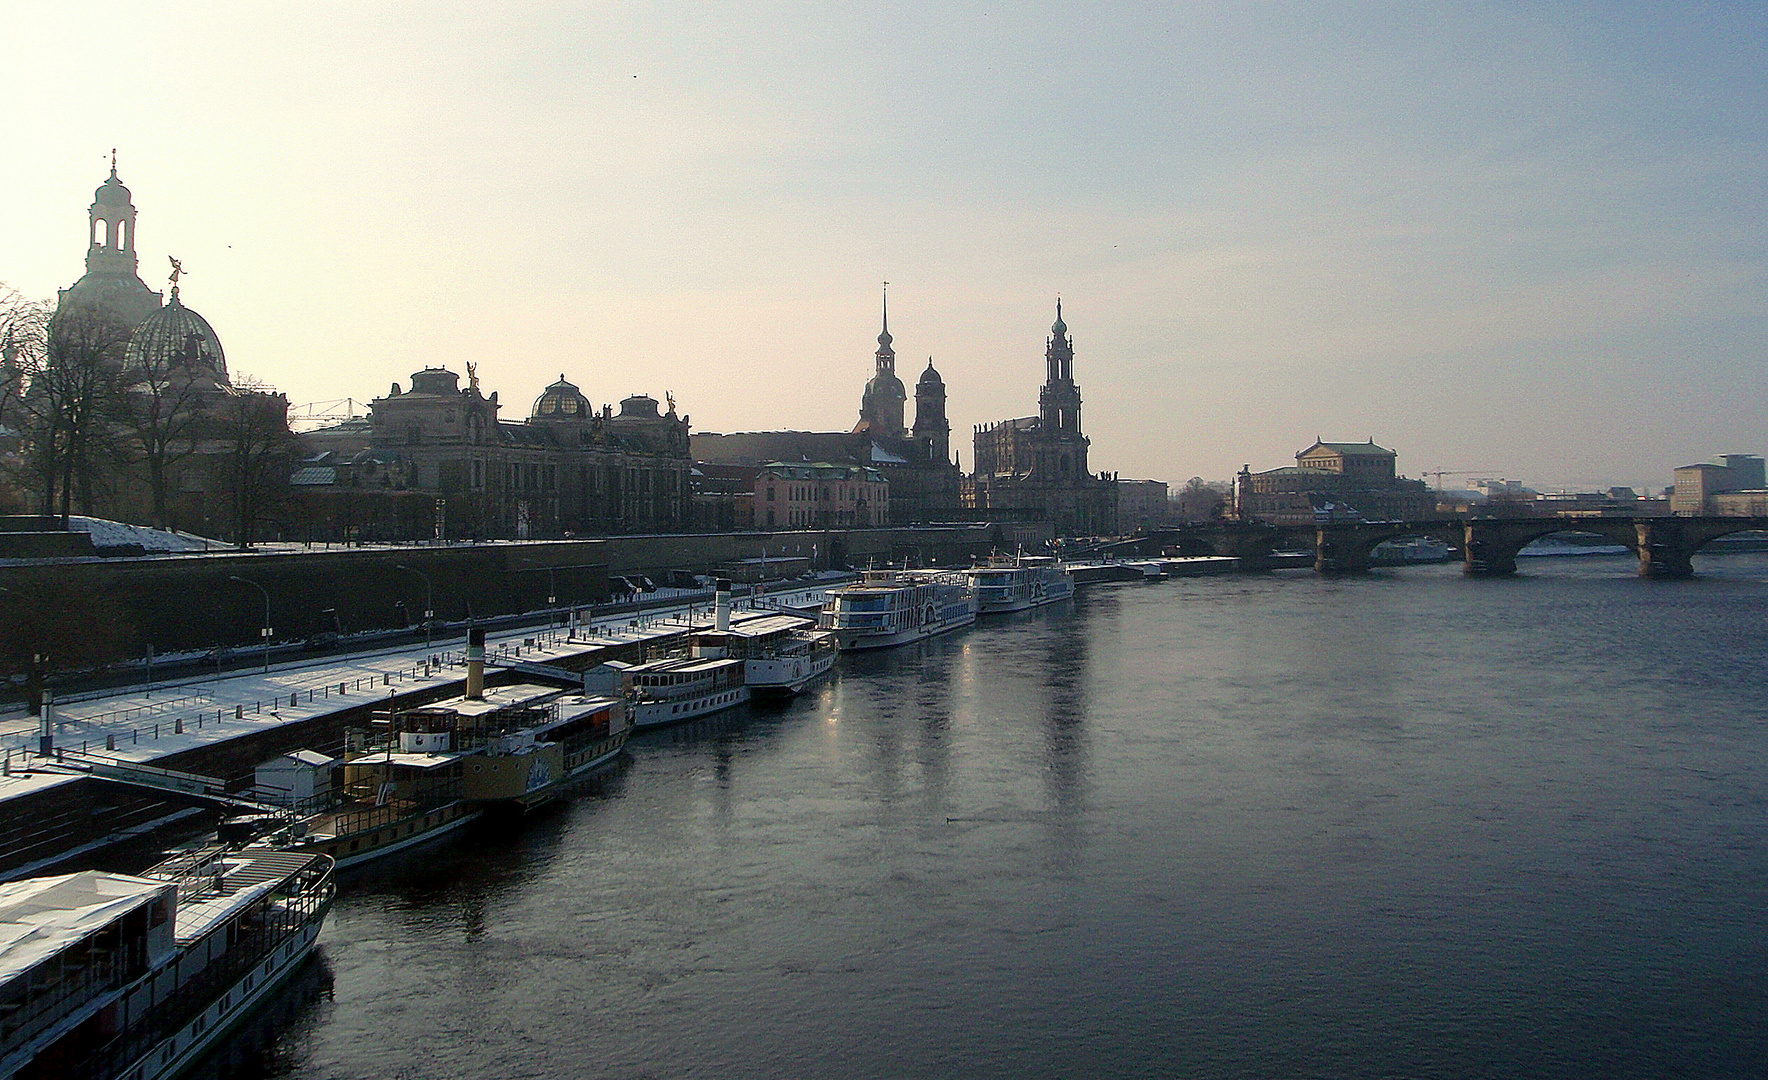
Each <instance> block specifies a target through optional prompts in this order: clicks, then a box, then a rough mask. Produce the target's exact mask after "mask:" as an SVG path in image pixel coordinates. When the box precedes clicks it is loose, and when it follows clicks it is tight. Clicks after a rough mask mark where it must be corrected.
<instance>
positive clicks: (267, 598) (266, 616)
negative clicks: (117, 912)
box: [227, 574, 270, 675]
mask: <svg viewBox="0 0 1768 1080" xmlns="http://www.w3.org/2000/svg"><path fill="white" fill-rule="evenodd" d="M227 580H228V581H237V582H239V583H240V584H241V585H250V586H251V587H252V588H254V589H257V590H258V591H259V592H261V593H263V594H264V629H262V630H260V631H258V636H260V637H262V638H263V639H264V674H266V675H268V674H270V590H269V589H266V588H265V587H264V586H262V585H260V584H258V583H257V582H255V581H251V580H248V579H247V578H242V577H240V576H239V575H238V574H232V575H229V576H228V578H227Z"/></svg>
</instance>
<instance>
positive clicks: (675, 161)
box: [0, 0, 1768, 490]
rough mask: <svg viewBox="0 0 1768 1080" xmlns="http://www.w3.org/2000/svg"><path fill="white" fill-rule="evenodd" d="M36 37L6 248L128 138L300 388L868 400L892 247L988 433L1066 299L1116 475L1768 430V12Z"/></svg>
mask: <svg viewBox="0 0 1768 1080" xmlns="http://www.w3.org/2000/svg"><path fill="white" fill-rule="evenodd" d="M0 41H5V42H6V43H7V47H6V48H5V50H4V53H5V59H4V62H3V63H0V100H3V101H4V103H5V106H6V114H7V116H8V123H7V138H6V151H5V153H4V154H3V155H0V157H3V158H4V159H5V160H6V161H7V167H6V168H4V169H0V283H5V284H6V285H9V286H11V287H12V288H14V289H17V290H19V291H21V292H23V293H24V294H26V295H28V296H38V297H53V295H54V293H55V290H56V289H58V288H64V287H66V286H67V285H70V284H72V283H73V282H74V281H75V280H76V279H77V278H78V277H79V276H80V274H81V273H82V272H83V259H84V254H85V242H86V228H87V225H86V221H87V215H86V209H87V207H88V205H89V204H90V203H91V200H92V190H93V188H94V187H96V186H97V185H98V183H100V182H101V181H102V180H103V179H104V178H105V176H106V175H107V174H108V170H109V155H110V151H111V149H112V148H113V147H115V148H116V150H117V156H118V172H119V175H120V176H121V178H122V179H123V181H124V182H125V183H127V184H128V185H129V187H130V188H131V189H132V191H133V193H134V201H135V205H136V207H137V208H138V210H139V214H140V217H139V224H138V239H137V250H138V251H139V252H140V255H141V277H142V278H143V280H145V281H147V282H148V284H149V285H150V286H151V287H153V288H156V289H164V288H165V284H164V280H165V274H166V272H167V270H168V269H169V266H168V264H167V262H166V259H167V256H168V255H172V256H177V257H178V258H179V259H181V260H182V261H183V264H184V266H185V268H186V271H187V276H186V277H185V278H184V280H183V288H182V294H181V295H182V299H183V300H184V302H185V303H186V304H187V305H188V306H190V307H191V308H193V309H195V310H196V311H198V312H200V313H202V314H203V315H204V316H205V317H206V318H207V319H208V320H209V322H210V323H211V324H212V325H213V326H214V328H215V330H216V332H217V333H218V335H219V336H220V338H221V341H222V343H223V346H224V347H225V349H226V352H227V361H228V366H229V368H230V370H232V371H233V372H235V373H236V374H238V373H246V374H250V375H251V376H254V377H255V378H257V379H259V380H261V381H263V382H266V383H269V384H271V385H273V386H275V387H276V388H277V389H280V390H282V391H283V392H285V393H286V394H287V395H288V396H289V399H290V401H291V402H292V403H293V404H294V405H295V406H296V411H297V412H299V411H300V407H302V406H305V405H307V404H308V403H329V402H336V401H338V400H339V399H344V398H353V399H355V401H356V402H357V403H358V404H357V408H358V410H359V411H360V409H361V407H362V403H364V402H366V401H367V400H369V399H372V398H374V397H376V396H379V395H383V394H385V393H387V391H388V388H389V387H390V386H391V384H393V383H394V382H399V383H401V384H402V385H403V384H406V383H408V382H409V379H410V375H411V373H412V372H413V371H416V370H419V369H420V368H422V367H425V366H435V365H442V366H446V367H449V368H451V369H453V370H454V371H456V372H462V373H464V371H465V364H466V363H467V362H468V361H472V362H474V363H475V364H476V365H477V368H478V372H479V378H480V381H481V385H482V386H483V387H484V388H485V389H486V390H487V391H489V390H498V391H500V401H501V402H502V403H503V412H502V414H503V416H504V418H505V419H520V418H522V417H524V416H526V415H527V413H528V410H529V407H530V405H531V403H532V401H533V399H534V397H536V396H537V395H538V394H539V393H540V391H541V389H542V387H544V386H545V385H546V384H547V383H549V382H551V381H553V380H554V379H556V378H558V377H559V375H560V374H563V375H565V376H566V377H568V378H569V379H570V380H571V381H572V382H574V383H576V384H578V385H579V386H580V387H582V389H583V391H584V392H585V394H586V395H587V396H589V397H590V399H591V400H592V401H596V402H618V401H619V400H620V399H621V398H623V397H625V396H627V395H628V394H632V393H640V392H643V393H649V394H651V395H652V396H654V397H657V398H659V399H661V398H662V397H663V395H664V393H665V392H672V393H673V394H674V395H675V398H676V400H677V401H678V403H679V405H680V408H681V410H682V411H683V412H685V413H687V414H689V416H690V417H691V419H692V422H693V427H694V429H695V430H697V431H751V430H769V429H779V428H797V429H805V430H845V429H847V428H850V427H851V426H852V425H853V423H854V421H855V420H856V419H857V414H858V407H859V400H860V392H861V390H862V388H863V386H864V383H865V380H866V379H867V378H869V377H870V375H871V371H872V352H873V350H874V349H875V348H876V344H875V341H874V339H875V337H876V335H877V333H878V320H879V301H880V292H881V288H882V283H883V282H884V281H889V282H890V289H889V291H890V316H891V318H890V329H891V332H892V333H893V335H894V336H895V348H896V353H897V370H898V374H899V375H900V376H901V377H902V379H903V381H904V383H905V384H906V385H908V386H909V387H910V388H911V391H912V387H913V384H914V380H915V378H916V377H917V375H918V373H919V371H920V370H921V369H922V368H923V367H924V366H925V364H926V363H927V361H928V358H929V357H931V358H932V361H933V363H934V364H935V365H936V366H937V367H938V369H939V371H940V372H941V374H942V375H943V377H944V379H945V382H946V385H947V390H948V394H949V403H948V411H949V415H950V418H951V422H952V427H953V437H952V444H953V447H954V449H955V450H956V452H957V453H958V456H959V458H960V461H961V462H962V463H963V464H964V465H965V466H966V467H968V465H969V462H970V457H971V453H970V435H971V430H972V427H973V426H974V425H977V424H983V423H989V422H993V421H996V420H1001V419H1006V418H1009V417H1016V416H1028V415H1034V414H1035V413H1036V411H1037V390H1038V386H1039V384H1040V383H1041V382H1042V380H1043V374H1044V367H1043V351H1044V346H1045V341H1046V338H1047V336H1048V334H1049V326H1050V323H1051V322H1052V320H1053V317H1054V307H1055V302H1056V298H1057V297H1058V296H1060V297H1061V298H1062V302H1063V313H1064V316H1065V319H1066V321H1067V323H1068V326H1069V328H1070V330H1071V332H1072V334H1073V337H1074V346H1075V363H1074V370H1075V377H1076V379H1077V381H1079V383H1080V385H1081V389H1082V393H1083V397H1084V401H1085V404H1084V406H1083V413H1082V423H1083V427H1084V429H1085V430H1086V432H1087V433H1088V434H1089V435H1090V436H1091V438H1092V455H1091V463H1092V466H1093V468H1094V469H1095V470H1108V471H1114V472H1117V473H1118V474H1119V475H1121V476H1124V477H1136V478H1154V479H1159V480H1165V481H1167V482H1169V483H1171V484H1173V485H1175V486H1177V485H1179V484H1182V483H1184V482H1185V480H1186V479H1187V478H1189V477H1192V476H1201V477H1203V478H1204V479H1209V480H1222V479H1227V478H1228V477H1229V476H1231V475H1232V474H1233V473H1234V472H1236V471H1238V469H1239V468H1240V466H1241V465H1242V464H1250V465H1251V466H1252V467H1253V468H1254V469H1255V470H1257V469H1268V468H1275V467H1278V466H1282V465H1287V464H1293V456H1294V454H1295V453H1296V452H1297V451H1298V450H1301V449H1303V448H1304V447H1306V446H1307V445H1309V444H1311V443H1312V442H1313V441H1314V439H1315V437H1316V436H1321V437H1324V438H1325V439H1327V440H1328V441H1334V440H1338V441H1363V440H1365V439H1369V438H1373V439H1374V440H1375V441H1376V442H1378V443H1381V444H1382V445H1384V446H1388V447H1390V448H1392V449H1394V450H1396V451H1397V452H1398V454H1399V468H1400V470H1401V471H1402V472H1403V473H1406V474H1408V475H1411V476H1424V475H1426V474H1433V475H1432V476H1431V479H1432V481H1433V482H1436V480H1437V479H1438V478H1437V477H1436V476H1435V475H1434V474H1435V473H1437V472H1438V471H1441V472H1442V473H1443V475H1442V477H1441V478H1440V479H1441V482H1442V483H1443V484H1444V485H1445V486H1448V487H1454V486H1456V485H1457V484H1458V483H1460V482H1463V481H1462V478H1463V477H1471V476H1491V477H1508V478H1513V479H1520V480H1523V481H1524V482H1526V483H1528V484H1530V485H1531V486H1533V487H1536V488H1538V489H1540V490H1567V489H1572V490H1576V489H1589V488H1593V487H1598V486H1607V485H1610V484H1627V485H1632V486H1636V487H1640V488H1651V489H1658V488H1661V487H1662V486H1664V485H1667V484H1669V483H1670V480H1671V475H1670V472H1671V470H1672V469H1673V468H1674V467H1676V466H1678V465H1683V464H1688V463H1690V462H1695V461H1704V460H1711V459H1713V458H1714V457H1715V456H1716V455H1718V454H1722V453H1739V452H1741V453H1768V431H1765V426H1768V425H1765V423H1764V420H1765V414H1764V408H1763V405H1764V398H1763V389H1764V387H1763V370H1764V365H1763V361H1764V358H1765V353H1768V349H1765V346H1768V302H1765V301H1768V280H1765V276H1764V263H1765V261H1768V242H1765V241H1768V183H1765V181H1768V85H1765V83H1768V64H1765V63H1764V60H1765V55H1768V5H1764V4H1761V3H1734V4H1703V3H1675V4H1671V3H1658V4H1644V3H1625V2H1602V3H1574V2H1551V0H1531V2H1516V3H1508V2H1506V3H1489V2H1478V0H1461V2H1457V3H1443V4H1435V3H1426V2H1417V0H1407V2H1396V3H1380V2H1358V3H1349V2H1338V0H1312V2H1307V3H1274V2H1262V3H1252V2H1219V3H1218V2H1210V0H1198V2H1183V3H1181V2H1176V0H1169V2H1166V3H1143V4H1119V3H1096V4H1095V3H1084V2H1067V3H1005V4H967V3H959V2H956V0H946V2H944V3H939V4H917V3H902V4H852V3H811V2H806V3H776V2H772V0H749V2H746V3H742V4H732V5H726V4H719V3H696V4H660V3H642V2H634V3H603V4H591V3H571V2H557V3H544V2H534V3H520V2H515V3H508V4H500V5H487V4H467V5H460V4H449V3H436V2H426V3H377V2H374V0H350V2H347V3H332V2H327V0H308V2H303V3H299V4H296V3H280V2H278V3H203V2H185V3H179V4H176V5H150V4H142V3H139V2H130V3H110V2H105V0H90V2H86V3H82V4H78V5H66V4H60V3H53V2H47V0H45V2H24V0H0ZM910 414H911V417H912V405H911V408H910Z"/></svg>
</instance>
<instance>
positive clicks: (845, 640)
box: [835, 611, 976, 650]
mask: <svg viewBox="0 0 1768 1080" xmlns="http://www.w3.org/2000/svg"><path fill="white" fill-rule="evenodd" d="M975 621H976V613H975V612H974V611H972V612H970V613H969V614H968V616H967V617H958V618H952V619H937V620H934V621H931V622H925V623H922V624H921V625H920V626H914V627H910V628H909V629H907V630H897V631H895V632H892V633H873V632H871V631H868V630H865V629H856V630H846V629H841V630H836V631H835V637H836V640H837V641H838V642H839V643H840V645H841V648H843V649H848V650H853V649H887V648H890V647H891V646H893V645H907V644H908V643H909V642H911V641H921V640H923V639H925V638H930V637H936V636H938V635H940V634H944V633H947V632H949V631H952V630H957V629H960V628H962V627H965V626H969V625H971V624H972V623H974V622H975Z"/></svg>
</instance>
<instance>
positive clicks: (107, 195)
mask: <svg viewBox="0 0 1768 1080" xmlns="http://www.w3.org/2000/svg"><path fill="white" fill-rule="evenodd" d="M92 201H93V202H95V203H97V204H98V205H100V206H128V205H129V189H128V188H126V187H124V186H123V182H122V181H121V180H118V179H117V167H116V166H115V165H112V166H111V174H110V179H109V180H106V181H105V182H104V183H102V184H100V185H98V190H97V191H94V192H93V193H92Z"/></svg>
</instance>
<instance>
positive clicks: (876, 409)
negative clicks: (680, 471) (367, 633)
mask: <svg viewBox="0 0 1768 1080" xmlns="http://www.w3.org/2000/svg"><path fill="white" fill-rule="evenodd" d="M893 340H894V339H893V338H892V337H891V334H890V321H889V313H888V311H886V312H885V315H884V325H883V329H882V332H880V333H879V335H878V350H877V352H876V353H874V354H873V372H872V377H871V379H870V380H868V381H867V382H866V386H865V392H864V393H863V394H862V395H861V397H860V413H859V422H858V423H856V424H855V425H854V427H853V430H852V431H740V432H732V433H729V434H718V433H716V432H702V433H698V434H695V435H694V436H693V437H692V442H691V445H692V449H693V458H694V461H695V462H696V463H697V466H698V468H699V469H700V471H701V474H702V480H701V484H702V486H703V487H705V488H708V489H710V488H716V487H720V486H722V485H723V483H724V480H725V479H727V478H726V477H721V476H720V474H719V473H718V471H717V470H718V469H722V468H727V467H747V468H757V469H758V468H760V467H761V466H763V465H767V464H769V463H773V462H796V463H800V464H806V465H808V464H812V463H817V464H823V465H839V466H846V467H849V468H864V469H876V470H877V471H878V472H879V474H880V475H881V476H883V477H884V479H885V481H886V484H887V486H888V488H889V494H890V506H889V509H888V511H887V512H886V513H885V514H884V515H883V518H884V519H887V520H889V521H891V522H893V523H896V524H911V523H914V522H925V521H950V520H952V519H954V518H956V517H958V516H960V515H959V505H958V481H959V474H958V467H957V465H956V464H954V463H953V462H952V460H951V423H950V421H949V420H947V418H946V411H945V409H946V392H945V380H944V379H942V378H941V377H940V374H939V372H938V371H937V370H935V369H934V367H933V361H932V360H931V359H929V360H928V361H927V367H926V369H925V370H924V371H922V372H921V376H920V378H919V379H918V380H917V381H916V383H915V422H914V426H913V427H912V428H910V429H908V430H907V431H905V430H904V428H903V402H904V400H905V398H906V393H905V391H904V390H903V386H902V382H901V380H900V379H898V378H897V377H896V352H895V349H894V348H893V346H892V342H893ZM696 502H697V504H699V505H700V506H701V507H702V508H703V509H705V510H706V511H707V512H708V513H709V514H710V515H711V516H713V517H715V518H716V517H719V516H720V512H717V511H714V510H713V509H712V508H713V507H714V505H715V504H716V502H717V500H716V499H715V498H714V497H713V496H712V495H710V494H709V493H708V494H707V495H706V496H705V497H704V498H700V497H698V496H697V497H696ZM869 516H870V517H872V518H873V520H878V519H879V518H880V515H879V514H878V513H875V512H874V513H871V514H870V515H869ZM764 519H765V514H763V516H762V519H757V520H756V521H755V522H754V527H755V528H758V529H760V528H767V524H766V522H765V520H764Z"/></svg>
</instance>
